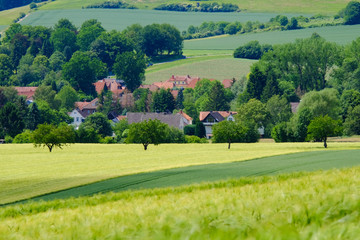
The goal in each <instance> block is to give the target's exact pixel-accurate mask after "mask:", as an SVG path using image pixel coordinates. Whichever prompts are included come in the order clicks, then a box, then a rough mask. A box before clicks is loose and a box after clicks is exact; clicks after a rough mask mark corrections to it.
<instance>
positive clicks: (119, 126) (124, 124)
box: [113, 119, 129, 142]
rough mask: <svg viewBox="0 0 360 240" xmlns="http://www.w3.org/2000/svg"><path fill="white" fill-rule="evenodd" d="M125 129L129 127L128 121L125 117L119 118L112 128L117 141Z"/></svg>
mask: <svg viewBox="0 0 360 240" xmlns="http://www.w3.org/2000/svg"><path fill="white" fill-rule="evenodd" d="M126 129H129V123H128V121H127V119H122V120H120V121H119V122H118V123H116V124H115V126H114V127H113V130H114V132H115V135H116V139H117V141H118V142H120V140H121V137H122V134H123V132H124V131H125V130H126Z"/></svg>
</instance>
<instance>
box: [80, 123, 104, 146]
mask: <svg viewBox="0 0 360 240" xmlns="http://www.w3.org/2000/svg"><path fill="white" fill-rule="evenodd" d="M100 139H101V136H100V134H98V132H97V131H96V130H95V129H94V128H93V127H92V126H89V125H85V124H80V126H79V129H78V130H77V131H76V141H75V142H77V143H99V142H100Z"/></svg>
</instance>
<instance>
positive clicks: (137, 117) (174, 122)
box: [126, 112, 182, 128]
mask: <svg viewBox="0 0 360 240" xmlns="http://www.w3.org/2000/svg"><path fill="white" fill-rule="evenodd" d="M126 116H127V119H128V123H129V124H132V123H139V122H142V121H145V120H149V119H152V120H154V119H158V120H159V121H160V122H162V123H166V124H167V125H169V126H171V127H176V128H179V127H180V124H181V118H182V115H181V114H171V113H139V112H128V113H127V114H126Z"/></svg>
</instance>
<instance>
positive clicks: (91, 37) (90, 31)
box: [76, 19, 105, 51]
mask: <svg viewBox="0 0 360 240" xmlns="http://www.w3.org/2000/svg"><path fill="white" fill-rule="evenodd" d="M103 32H105V29H104V28H103V27H102V26H101V23H100V22H98V21H97V20H96V19H90V20H87V21H85V22H84V23H83V24H82V25H81V28H80V31H79V33H78V34H77V36H76V40H77V45H78V46H79V47H80V49H81V50H82V51H88V50H89V48H90V44H91V43H92V42H93V41H95V40H96V39H97V38H98V37H99V36H100V35H101V34H102V33H103Z"/></svg>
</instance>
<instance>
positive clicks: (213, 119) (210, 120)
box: [199, 111, 237, 139]
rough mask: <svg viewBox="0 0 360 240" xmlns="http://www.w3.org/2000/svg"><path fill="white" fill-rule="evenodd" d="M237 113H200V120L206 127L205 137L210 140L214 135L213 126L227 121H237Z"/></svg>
mask: <svg viewBox="0 0 360 240" xmlns="http://www.w3.org/2000/svg"><path fill="white" fill-rule="evenodd" d="M236 114H237V112H230V111H208V112H200V115H199V120H200V122H202V123H203V124H204V127H205V135H206V138H207V139H210V138H211V137H212V136H213V134H212V126H213V125H215V124H217V123H219V122H221V121H224V120H227V121H235V118H234V115H236Z"/></svg>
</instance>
